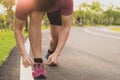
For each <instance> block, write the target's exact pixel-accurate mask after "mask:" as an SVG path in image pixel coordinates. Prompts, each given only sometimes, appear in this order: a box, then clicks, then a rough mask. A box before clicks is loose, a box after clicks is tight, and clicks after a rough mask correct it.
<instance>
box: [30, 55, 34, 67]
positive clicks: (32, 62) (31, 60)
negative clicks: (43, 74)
mask: <svg viewBox="0 0 120 80" xmlns="http://www.w3.org/2000/svg"><path fill="white" fill-rule="evenodd" d="M30 62H31V65H33V64H34V61H33V59H32V58H31V57H30Z"/></svg>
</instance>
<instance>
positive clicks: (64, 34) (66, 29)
mask: <svg viewBox="0 0 120 80" xmlns="http://www.w3.org/2000/svg"><path fill="white" fill-rule="evenodd" d="M62 23H63V25H62V30H61V33H60V36H59V40H58V45H57V47H56V50H55V52H54V53H53V54H52V55H50V57H49V58H48V60H47V62H46V64H47V65H51V64H57V63H58V62H57V59H58V56H59V55H60V53H61V51H62V49H63V47H64V45H65V43H66V41H67V39H68V36H69V33H70V27H71V24H72V15H69V16H64V15H62Z"/></svg>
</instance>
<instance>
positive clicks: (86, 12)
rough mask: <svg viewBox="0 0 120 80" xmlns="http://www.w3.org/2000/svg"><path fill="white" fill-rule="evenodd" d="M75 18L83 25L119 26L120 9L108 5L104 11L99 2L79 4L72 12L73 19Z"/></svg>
mask: <svg viewBox="0 0 120 80" xmlns="http://www.w3.org/2000/svg"><path fill="white" fill-rule="evenodd" d="M77 17H80V18H81V23H82V24H83V25H88V24H89V25H120V7H116V8H115V7H113V6H112V5H110V6H108V9H107V10H104V9H103V8H102V5H101V4H100V3H99V2H92V4H88V3H81V4H80V6H79V9H78V10H76V11H75V12H74V19H76V18H77Z"/></svg>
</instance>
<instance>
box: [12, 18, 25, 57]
mask: <svg viewBox="0 0 120 80" xmlns="http://www.w3.org/2000/svg"><path fill="white" fill-rule="evenodd" d="M24 23H25V20H19V19H18V18H15V27H14V34H15V39H16V42H17V45H18V47H19V49H20V53H21V56H24V55H25V53H26V50H25V46H24V36H23V33H22V29H23V25H24Z"/></svg>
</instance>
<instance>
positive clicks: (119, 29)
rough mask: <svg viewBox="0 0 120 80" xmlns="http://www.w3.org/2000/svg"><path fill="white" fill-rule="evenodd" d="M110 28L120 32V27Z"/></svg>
mask: <svg viewBox="0 0 120 80" xmlns="http://www.w3.org/2000/svg"><path fill="white" fill-rule="evenodd" d="M109 30H112V31H116V32H120V27H116V28H109Z"/></svg>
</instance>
